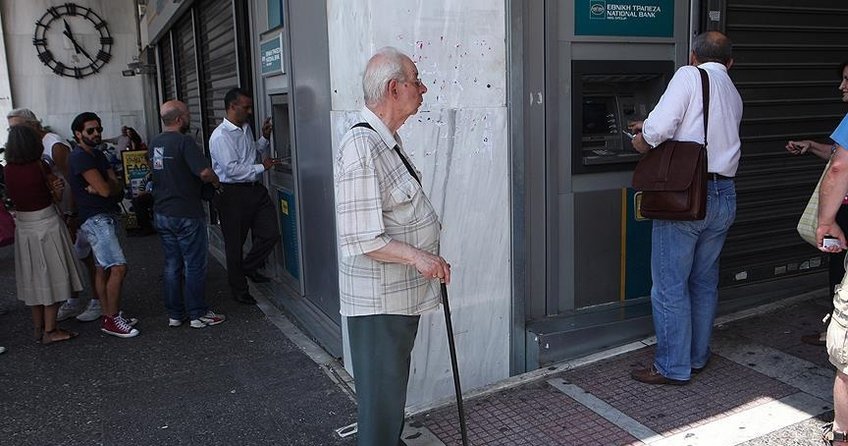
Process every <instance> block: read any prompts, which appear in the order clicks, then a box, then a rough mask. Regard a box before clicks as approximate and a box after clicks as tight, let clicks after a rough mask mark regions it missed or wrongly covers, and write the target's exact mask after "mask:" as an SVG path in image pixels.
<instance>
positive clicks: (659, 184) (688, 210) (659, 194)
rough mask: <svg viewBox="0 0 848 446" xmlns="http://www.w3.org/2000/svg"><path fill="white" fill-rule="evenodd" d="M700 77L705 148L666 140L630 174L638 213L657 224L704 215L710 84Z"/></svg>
mask: <svg viewBox="0 0 848 446" xmlns="http://www.w3.org/2000/svg"><path fill="white" fill-rule="evenodd" d="M698 71H699V72H700V74H701V94H702V95H703V103H704V144H699V143H696V142H688V141H675V140H668V141H665V142H663V143H662V144H660V145H658V146H657V147H655V148H653V149H651V150H649V151H648V152H647V153H645V155H644V156H642V158H641V159H640V160H639V163H638V164H637V165H636V170H634V171H633V183H632V184H633V188H634V189H636V190H638V191H640V192H639V194H640V198H639V200H638V203H639V213H640V214H641V215H642V216H643V217H645V218H651V219H656V220H703V219H704V217H706V215H707V122H708V119H709V118H708V115H709V109H710V81H709V77H708V76H707V72H706V71H704V70H703V69H701V68H698Z"/></svg>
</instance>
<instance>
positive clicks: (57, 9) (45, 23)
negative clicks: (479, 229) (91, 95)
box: [32, 3, 114, 79]
mask: <svg viewBox="0 0 848 446" xmlns="http://www.w3.org/2000/svg"><path fill="white" fill-rule="evenodd" d="M113 42H114V39H113V38H112V36H111V35H110V34H109V28H108V26H107V25H106V22H105V21H104V20H103V19H102V18H101V17H100V16H99V15H97V13H96V12H94V11H93V10H92V9H91V8H86V7H84V6H79V5H77V4H75V3H65V4H64V5H57V6H53V7H50V8H47V12H45V13H44V15H43V16H41V18H40V19H38V21H37V22H35V35H34V36H33V38H32V44H33V45H35V49H36V51H38V59H39V60H40V61H41V63H43V64H44V65H47V67H49V68H50V69H51V70H53V72H54V73H56V74H58V75H59V76H68V77H73V78H76V79H82V78H84V77H86V76H90V75H92V74H95V73H98V72H99V71H100V69H101V68H103V66H104V65H106V64H107V63H108V62H109V60H110V59H112V54H111V52H112V43H113Z"/></svg>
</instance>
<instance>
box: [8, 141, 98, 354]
mask: <svg viewBox="0 0 848 446" xmlns="http://www.w3.org/2000/svg"><path fill="white" fill-rule="evenodd" d="M42 151H43V147H42V144H41V139H40V138H39V136H38V134H37V133H36V132H35V130H33V129H31V128H29V127H27V126H24V125H16V126H12V127H11V128H10V129H9V139H8V141H7V142H6V162H7V165H6V168H5V176H6V178H5V179H6V189H7V193H8V195H9V198H11V199H12V202H13V203H14V204H15V210H16V213H17V219H16V220H17V222H16V227H15V281H16V284H17V293H18V299H20V300H22V301H24V302H25V303H26V305H27V306H28V307H30V309H31V311H32V322H33V325H34V331H35V340H36V341H37V342H41V343H42V344H49V343H52V342H58V341H66V340H68V339H72V338H74V337H76V336H77V333H75V332H72V331H68V330H63V329H61V328H58V327H57V326H56V313H57V312H58V310H59V304H60V303H62V301H64V300H65V299H67V298H68V297H69V296H70V295H71V293H73V292H75V291H81V290H82V280H81V272H80V267H79V264H78V263H77V260H76V256H75V255H74V251H73V247H72V244H71V237H70V234H69V233H68V229H67V228H66V227H65V224H64V222H63V221H62V217H61V216H60V215H59V212H58V210H57V208H56V206H55V205H54V203H55V202H57V201H59V200H60V199H61V196H62V191H63V189H64V182H63V181H62V180H61V179H59V178H57V177H56V176H55V175H53V174H52V173H51V171H50V168H49V166H48V165H47V164H46V163H44V162H43V161H42V158H41V156H42Z"/></svg>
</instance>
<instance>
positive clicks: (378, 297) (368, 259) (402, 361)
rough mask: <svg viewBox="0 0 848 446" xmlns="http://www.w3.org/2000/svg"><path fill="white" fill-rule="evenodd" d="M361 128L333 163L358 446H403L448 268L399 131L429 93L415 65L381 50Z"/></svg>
mask: <svg viewBox="0 0 848 446" xmlns="http://www.w3.org/2000/svg"><path fill="white" fill-rule="evenodd" d="M362 88H363V92H364V98H365V107H363V109H362V112H361V115H360V122H359V123H358V124H356V125H354V126H353V127H352V128H351V129H350V130H348V132H347V133H346V134H345V136H344V137H343V138H342V140H341V144H340V146H339V149H338V153H337V156H336V217H337V225H338V236H339V246H340V249H341V258H340V260H339V295H340V300H341V314H342V315H343V316H346V317H347V318H348V319H347V325H348V338H349V340H350V350H351V354H350V356H351V362H352V366H353V373H354V378H355V379H356V400H357V405H358V417H357V421H358V432H359V433H358V444H359V446H388V445H391V446H394V445H399V444H403V442H402V441H401V439H400V435H401V432H402V430H403V419H404V406H405V405H406V386H407V383H408V381H409V365H410V355H411V352H412V347H413V344H414V342H415V335H416V333H417V331H418V321H419V319H420V315H421V314H422V313H424V312H427V311H430V310H433V309H435V308H437V307H438V305H439V293H440V282H443V283H445V284H447V283H450V278H451V273H450V265H449V264H448V263H447V262H446V261H445V259H443V258H442V257H440V256H439V230H440V226H441V225H440V223H439V219H438V216H437V215H436V212H435V210H434V209H433V206H432V205H431V204H430V201H429V200H428V199H427V197H426V196H425V195H424V191H423V189H422V188H421V174H420V173H419V172H418V171H417V170H416V169H415V167H414V166H413V165H412V162H411V161H410V160H409V157H408V156H407V154H406V152H405V151H404V150H403V145H402V143H401V140H400V137H399V136H398V134H397V130H398V129H399V128H400V127H401V125H403V123H404V122H405V121H406V120H407V119H408V118H409V117H410V116H412V115H414V114H415V113H416V112H417V111H418V108H419V107H420V106H421V101H422V97H423V95H424V93H426V92H427V87H426V86H425V85H424V84H423V83H422V82H421V80H420V79H419V78H418V70H417V69H416V68H415V64H414V63H413V62H412V60H411V59H410V58H409V57H408V56H406V55H404V54H403V53H401V52H400V51H398V50H397V49H395V48H391V47H386V48H382V49H380V50H378V51H377V53H376V54H374V56H373V57H371V59H370V60H369V61H368V64H367V66H366V67H365V75H364V76H363V79H362Z"/></svg>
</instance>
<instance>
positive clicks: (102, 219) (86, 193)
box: [68, 112, 138, 338]
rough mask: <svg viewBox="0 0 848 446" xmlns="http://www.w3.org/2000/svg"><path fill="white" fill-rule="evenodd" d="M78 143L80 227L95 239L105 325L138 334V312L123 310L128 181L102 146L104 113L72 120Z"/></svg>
mask: <svg viewBox="0 0 848 446" xmlns="http://www.w3.org/2000/svg"><path fill="white" fill-rule="evenodd" d="M71 131H73V133H74V139H75V140H76V142H77V146H76V147H74V150H73V151H72V152H71V156H70V161H69V165H70V168H69V171H70V178H68V182H69V183H70V185H71V193H72V194H73V196H74V202H75V203H76V206H77V211H78V212H79V222H80V232H81V233H82V234H83V235H84V236H85V238H86V240H88V243H89V244H90V245H91V251H92V252H93V253H94V259H95V261H96V262H97V272H96V274H95V281H94V286H95V288H96V289H97V294H99V295H100V300H101V301H102V302H101V305H102V307H103V315H102V317H101V321H100V330H101V331H103V332H104V333H106V334H110V335H113V336H117V337H120V338H131V337H133V336H137V335H138V330H137V329H136V328H133V325H135V324H136V322H138V320H136V319H135V318H129V317H125V316H124V314H123V313H122V312H121V311H120V307H121V287H122V286H123V283H124V276H126V274H127V260H126V258H125V257H124V252H123V250H122V249H121V243H120V242H119V241H118V231H120V223H119V221H118V214H119V212H120V208H119V207H118V202H119V201H120V200H121V197H122V196H123V192H124V188H123V184H121V182H120V181H118V177H117V176H116V175H115V171H114V170H112V167H111V166H110V165H109V161H108V160H107V159H106V156H105V155H103V152H101V151H100V150H97V148H96V147H97V146H98V145H99V144H100V143H101V142H102V138H101V135H102V133H103V127H102V124H101V121H100V118H99V117H98V116H97V115H96V114H94V113H91V112H85V113H80V114H79V115H77V117H76V118H74V121H73V122H72V123H71Z"/></svg>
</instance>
